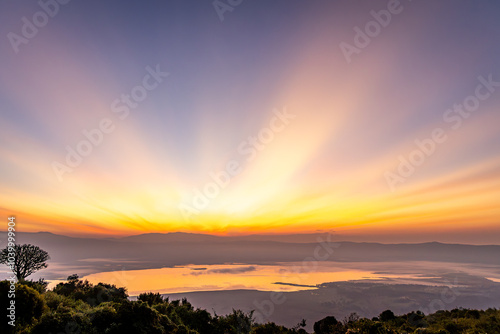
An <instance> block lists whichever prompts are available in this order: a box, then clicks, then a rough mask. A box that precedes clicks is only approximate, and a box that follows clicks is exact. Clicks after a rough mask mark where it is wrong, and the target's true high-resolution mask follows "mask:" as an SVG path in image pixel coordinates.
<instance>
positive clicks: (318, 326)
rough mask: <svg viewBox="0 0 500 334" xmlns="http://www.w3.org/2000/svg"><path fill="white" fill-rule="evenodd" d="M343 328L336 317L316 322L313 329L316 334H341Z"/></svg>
mask: <svg viewBox="0 0 500 334" xmlns="http://www.w3.org/2000/svg"><path fill="white" fill-rule="evenodd" d="M342 327H343V326H342V324H341V323H340V322H339V321H338V320H337V319H336V318H335V317H334V316H329V317H326V318H323V319H321V320H320V321H316V322H315V323H314V327H313V329H314V333H316V334H332V333H340V332H341V330H342Z"/></svg>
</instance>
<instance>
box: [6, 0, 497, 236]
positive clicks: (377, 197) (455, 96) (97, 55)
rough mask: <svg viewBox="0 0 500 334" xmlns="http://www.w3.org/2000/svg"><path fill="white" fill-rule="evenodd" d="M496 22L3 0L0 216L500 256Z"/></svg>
mask: <svg viewBox="0 0 500 334" xmlns="http://www.w3.org/2000/svg"><path fill="white" fill-rule="evenodd" d="M499 15H500V5H499V4H498V3H497V2H495V1H493V0H491V1H480V2H474V3H473V2H466V1H451V0H445V1H439V2H437V1H432V2H431V1H410V0H401V1H393V0H391V1H370V2H368V1H366V2H347V1H326V0H324V1H323V0H314V1H299V0H286V1H285V0H276V1H272V2H269V1H248V0H242V1H237V0H233V1H222V0H221V1H215V2H212V1H191V2H187V1H180V0H171V1H147V2H139V1H136V2H133V1H127V2H124V1H117V0H111V1H105V2H103V1H95V0H90V1H77V0H72V1H67V0H64V1H63V0H59V2H56V1H55V0H42V1H40V2H35V1H33V2H29V3H28V2H20V1H14V0H6V1H2V3H1V4H0V35H1V36H2V37H1V39H0V57H1V58H0V59H1V61H0V73H1V75H0V217H4V220H5V226H7V222H8V220H7V217H9V216H11V215H15V216H16V222H17V229H18V231H27V232H37V231H49V232H53V233H58V234H65V235H82V236H89V235H90V236H120V235H132V234H139V233H147V232H176V231H182V232H196V233H210V234H218V235H237V234H255V233H260V234H266V233H273V234H274V233H316V232H325V231H328V232H332V233H340V234H342V235H346V236H356V235H369V236H371V238H372V239H373V240H375V241H376V240H378V239H382V238H385V237H386V236H387V235H395V236H398V239H397V240H400V241H405V240H410V239H411V236H412V235H416V234H418V235H420V236H423V238H424V239H427V240H429V241H434V240H435V239H439V238H438V237H437V236H446V235H453V236H454V237H453V241H456V242H463V243H467V242H472V240H474V242H477V241H478V240H487V241H488V242H489V243H498V240H500V201H499V199H500V155H499V152H500V131H499V130H500V114H499V107H500V63H499V62H498V59H500V38H499V37H500V21H499V20H498V17H499ZM495 240H496V241H495Z"/></svg>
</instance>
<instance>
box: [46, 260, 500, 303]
mask: <svg viewBox="0 0 500 334" xmlns="http://www.w3.org/2000/svg"><path fill="white" fill-rule="evenodd" d="M447 273H463V274H467V275H474V276H481V277H488V278H489V279H490V280H493V281H500V268H498V267H497V266H486V265H481V266H478V265H474V264H470V265H464V264H455V263H435V262H423V261H418V262H395V263H388V262H380V263H364V262H357V263H338V262H317V263H314V262H309V263H280V264H272V265H252V264H224V265H186V266H178V267H173V268H160V269H145V270H128V271H113V272H102V273H96V274H91V275H88V276H85V279H88V280H89V281H90V282H92V283H98V282H106V283H111V284H116V285H118V286H126V287H127V289H128V291H129V294H130V295H136V294H138V293H141V292H145V291H154V292H160V293H176V292H190V291H215V290H235V289H253V290H261V291H297V290H306V289H314V288H316V286H317V285H319V284H322V283H325V282H340V281H349V280H369V281H372V282H385V283H389V284H425V285H442V284H450V282H448V281H446V280H444V279H442V278H441V277H444V276H445V275H446V274H447ZM54 283H55V282H54ZM459 284H468V282H465V281H464V282H459Z"/></svg>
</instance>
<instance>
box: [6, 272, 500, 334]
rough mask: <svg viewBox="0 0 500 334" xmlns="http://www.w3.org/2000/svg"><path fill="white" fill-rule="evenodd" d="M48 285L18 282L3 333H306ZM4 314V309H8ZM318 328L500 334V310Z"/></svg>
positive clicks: (108, 291) (87, 287) (385, 317)
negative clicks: (11, 316) (13, 308)
mask: <svg viewBox="0 0 500 334" xmlns="http://www.w3.org/2000/svg"><path fill="white" fill-rule="evenodd" d="M46 287H47V283H46V282H44V281H43V280H41V281H38V282H33V281H23V282H21V283H16V290H15V293H16V296H15V306H16V311H15V324H16V326H15V328H14V327H12V326H10V325H9V324H8V322H7V321H8V320H9V318H8V317H7V320H5V319H6V318H5V317H3V320H2V322H1V324H0V332H1V333H26V334H27V333H33V334H38V333H43V334H47V333H54V334H61V333H65V334H70V333H72V334H73V333H74V334H77V333H78V334H80V333H81V334H84V333H96V334H101V333H110V334H111V333H134V334H135V333H178V334H180V333H183V334H184V333H186V334H196V333H198V334H226V333H228V334H229V333H231V334H233V333H234V334H236V333H241V334H250V333H252V334H291V333H299V334H304V333H307V332H306V331H305V330H304V327H305V325H306V324H305V321H304V320H303V321H301V322H299V323H298V324H297V326H295V327H294V328H286V327H283V326H279V325H276V324H275V323H266V324H257V323H255V322H254V320H253V317H252V312H249V313H245V312H242V311H240V310H233V312H232V313H231V314H228V315H223V316H221V315H212V314H211V313H209V312H208V311H206V310H202V309H195V308H194V307H193V306H192V305H191V304H190V303H189V302H188V301H187V300H185V299H183V300H182V301H179V300H173V301H170V300H169V299H168V298H163V297H162V296H161V295H160V294H158V293H145V294H141V295H139V297H138V300H137V301H130V300H129V299H128V295H127V292H126V290H125V289H124V288H118V287H116V286H115V285H109V284H103V283H99V284H97V285H93V284H90V283H89V282H87V281H82V280H80V279H79V278H78V276H76V275H72V276H70V277H68V280H67V282H65V283H60V284H58V285H57V286H56V287H55V288H54V289H53V290H52V291H47V289H46ZM9 288H10V282H9V281H1V282H0V300H1V303H2V305H1V306H0V307H2V309H3V310H6V309H7V308H8V307H9V303H10V300H11V299H10V298H9V297H8V293H9ZM4 312H5V311H4ZM314 332H315V333H317V334H340V333H350V334H354V333H366V334H379V333H380V334H383V333H387V334H389V333H420V334H431V333H432V334H448V333H449V334H455V333H457V334H458V333H467V334H479V333H488V334H489V333H500V310H496V309H488V310H486V311H478V310H467V309H455V310H452V311H438V312H436V313H434V314H431V315H424V314H423V313H421V312H418V311H417V312H412V313H409V314H405V315H401V316H396V315H394V314H393V313H392V312H391V311H389V310H387V311H384V312H382V313H381V314H380V315H379V316H378V317H376V318H372V319H366V318H360V317H358V316H357V315H356V314H352V315H351V316H349V317H348V318H346V319H344V320H342V321H339V320H337V319H336V318H335V317H333V316H330V317H326V318H324V319H321V320H318V321H317V322H315V323H314Z"/></svg>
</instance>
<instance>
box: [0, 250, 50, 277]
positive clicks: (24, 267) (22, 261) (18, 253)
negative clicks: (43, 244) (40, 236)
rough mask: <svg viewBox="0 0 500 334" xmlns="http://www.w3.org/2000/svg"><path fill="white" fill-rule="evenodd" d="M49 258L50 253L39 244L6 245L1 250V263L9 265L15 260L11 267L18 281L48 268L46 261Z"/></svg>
mask: <svg viewBox="0 0 500 334" xmlns="http://www.w3.org/2000/svg"><path fill="white" fill-rule="evenodd" d="M49 259H50V256H49V253H47V252H46V251H44V250H43V249H41V248H40V247H38V246H35V245H30V244H25V245H15V246H14V247H6V248H4V249H2V251H1V252H0V263H4V264H7V265H9V263H10V262H11V261H12V260H14V261H12V262H13V266H12V267H11V268H10V269H11V270H12V272H13V273H14V274H15V275H16V277H17V280H18V281H22V280H24V279H25V278H26V277H28V276H29V275H31V274H33V273H34V272H36V271H38V270H40V269H43V268H47V263H45V261H47V260H49ZM9 267H10V265H9Z"/></svg>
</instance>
